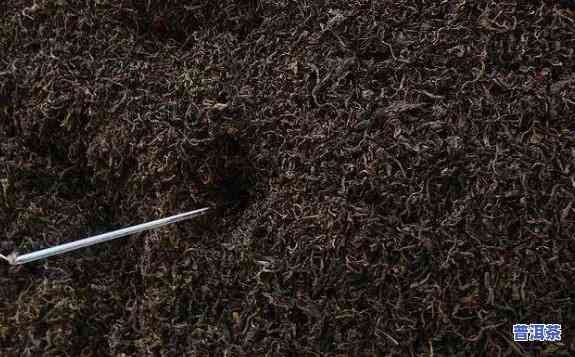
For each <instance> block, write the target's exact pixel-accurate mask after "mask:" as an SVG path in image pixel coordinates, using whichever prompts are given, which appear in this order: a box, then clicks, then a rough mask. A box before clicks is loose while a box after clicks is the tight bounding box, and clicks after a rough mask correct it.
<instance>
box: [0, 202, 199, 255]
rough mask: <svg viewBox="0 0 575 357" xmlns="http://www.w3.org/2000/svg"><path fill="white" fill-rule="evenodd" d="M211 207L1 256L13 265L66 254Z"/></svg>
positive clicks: (196, 214)
mask: <svg viewBox="0 0 575 357" xmlns="http://www.w3.org/2000/svg"><path fill="white" fill-rule="evenodd" d="M209 209H210V208H209V207H206V208H200V209H198V210H195V211H190V212H186V213H180V214H177V215H175V216H170V217H166V218H162V219H158V220H155V221H151V222H147V223H142V224H138V225H136V226H132V227H127V228H122V229H118V230H116V231H112V232H108V233H104V234H99V235H96V236H93V237H88V238H84V239H80V240H77V241H74V242H69V243H64V244H60V245H56V246H54V247H50V248H46V249H42V250H38V251H35V252H32V253H27V254H23V255H18V254H16V253H12V254H10V255H8V256H4V255H2V254H0V258H1V259H4V260H6V261H7V262H8V263H10V264H12V265H20V264H26V263H29V262H33V261H35V260H40V259H45V258H49V257H52V256H54V255H60V254H64V253H67V252H71V251H73V250H76V249H80V248H84V247H89V246H91V245H95V244H98V243H102V242H107V241H109V240H112V239H116V238H120V237H125V236H128V235H130V234H134V233H139V232H143V231H147V230H150V229H154V228H158V227H161V226H165V225H167V224H172V223H176V222H179V221H183V220H186V219H190V218H193V217H197V216H201V215H203V214H204V213H206V211H208V210H209Z"/></svg>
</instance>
